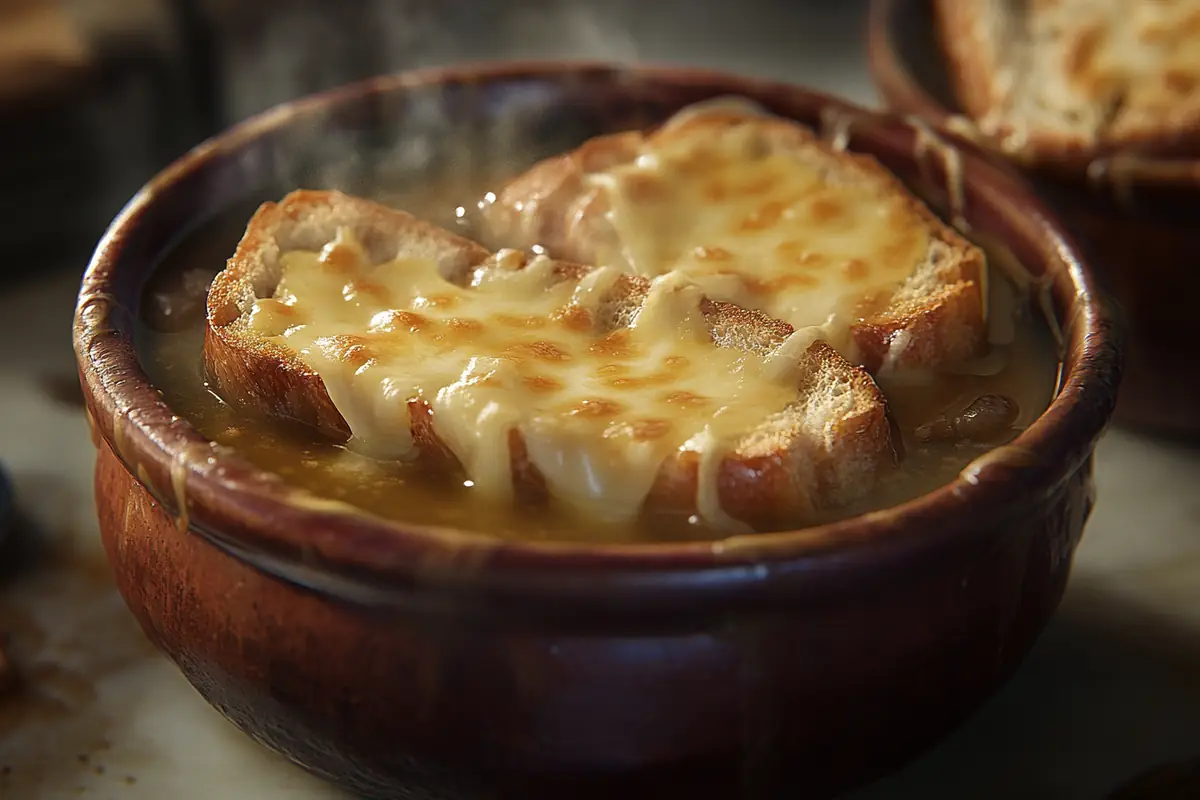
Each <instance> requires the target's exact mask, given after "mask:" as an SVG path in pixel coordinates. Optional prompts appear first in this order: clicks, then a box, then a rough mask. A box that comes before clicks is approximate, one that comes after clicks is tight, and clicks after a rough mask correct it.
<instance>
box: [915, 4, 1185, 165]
mask: <svg viewBox="0 0 1200 800" xmlns="http://www.w3.org/2000/svg"><path fill="white" fill-rule="evenodd" d="M934 10H935V12H936V17H937V23H938V33H939V36H940V38H941V42H942V48H943V50H944V51H945V53H946V55H947V58H948V61H949V66H950V69H949V73H950V75H951V80H952V82H953V84H954V89H955V92H956V94H957V97H958V101H959V103H960V104H961V105H962V107H963V109H964V110H965V111H966V113H967V114H968V115H969V116H970V117H971V118H972V119H973V121H974V123H975V125H976V126H977V127H978V128H979V130H980V132H981V133H983V134H984V135H985V136H987V137H988V138H989V139H992V140H994V141H996V142H997V143H998V144H999V145H1000V146H1001V147H1002V148H1003V149H1004V150H1005V151H1007V152H1009V153H1011V154H1012V155H1014V156H1017V157H1023V158H1025V159H1027V160H1030V161H1034V162H1043V163H1049V162H1054V163H1055V164H1056V165H1057V166H1058V167H1060V168H1062V167H1067V166H1070V167H1078V168H1080V169H1083V168H1086V166H1087V164H1088V162H1090V161H1091V160H1093V159H1095V158H1097V157H1102V156H1106V155H1111V154H1114V153H1116V152H1120V151H1130V152H1138V153H1142V154H1152V155H1164V156H1169V155H1194V154H1195V153H1196V152H1197V149H1198V148H1200V2H1197V1H1196V0H1028V1H1026V0H934Z"/></svg>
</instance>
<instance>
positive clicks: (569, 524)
mask: <svg viewBox="0 0 1200 800" xmlns="http://www.w3.org/2000/svg"><path fill="white" fill-rule="evenodd" d="M478 196H480V194H475V193H473V192H470V191H468V190H466V189H463V188H462V187H453V188H450V189H447V188H446V187H442V191H438V192H436V193H427V194H426V195H425V196H424V197H420V198H413V197H404V196H396V197H388V198H385V200H386V201H387V202H389V203H391V204H393V205H396V206H398V207H402V208H407V209H409V210H412V211H415V212H418V214H419V215H420V216H424V217H426V218H428V219H430V220H431V221H432V222H435V223H438V224H441V225H444V226H445V227H447V228H451V229H454V228H458V229H460V231H461V232H462V233H464V234H468V235H469V234H470V233H471V229H470V226H469V223H468V222H467V220H469V219H470V214H466V215H464V214H463V213H462V211H461V210H460V206H463V205H465V206H466V207H467V208H470V207H471V206H470V204H469V202H464V200H465V198H469V197H478ZM460 198H462V199H463V200H460ZM456 200H457V201H458V202H456ZM252 212H253V209H252V208H238V209H233V210H231V211H230V212H228V213H227V214H224V215H222V216H221V217H220V218H218V219H216V220H214V221H212V222H210V223H208V224H206V225H203V226H201V227H199V228H197V229H196V230H194V231H192V232H191V233H189V234H188V235H187V236H185V237H184V238H183V239H182V240H181V241H180V242H179V244H178V245H177V246H176V247H175V248H174V249H173V251H172V252H171V253H170V254H169V255H168V257H167V258H166V259H165V261H164V263H163V264H162V265H161V266H160V268H159V270H158V272H157V273H156V276H155V278H154V280H152V281H151V284H150V285H149V286H148V287H147V290H146V292H145V294H144V297H143V312H142V320H143V322H144V325H143V326H142V329H141V331H140V343H139V345H140V347H141V350H142V353H143V355H144V363H145V366H146V369H147V371H148V373H149V375H150V378H151V380H153V381H154V382H155V384H156V385H157V386H158V387H159V388H160V389H161V390H162V392H163V395H164V396H165V398H166V400H167V402H168V403H170V405H171V406H172V408H173V409H174V410H175V412H176V413H177V414H179V415H180V416H182V417H185V418H187V419H188V420H189V421H190V422H191V423H192V424H193V425H194V426H195V427H196V429H197V430H198V431H199V432H200V433H201V434H202V435H204V436H206V437H208V438H209V439H212V440H213V441H216V442H219V443H221V444H223V445H227V446H229V447H231V448H233V449H234V450H236V451H237V452H238V453H239V454H240V455H241V456H242V457H243V458H245V459H246V460H247V461H249V462H250V463H252V464H254V465H256V466H258V467H261V468H263V469H266V470H270V471H273V472H276V473H278V474H280V475H282V476H283V477H284V478H285V479H287V480H288V481H290V482H292V483H293V484H295V485H297V486H299V487H302V488H304V489H306V490H308V491H310V492H312V493H313V494H315V495H318V496H321V497H326V498H331V499H336V500H341V501H345V502H347V503H350V504H353V505H355V506H358V507H360V508H363V509H365V510H367V511H369V512H371V513H374V514H378V515H379V516H382V517H387V518H391V519H396V520H400V521H404V522H411V523H420V524H430V525H444V526H453V527H456V528H463V529H468V530H473V531H478V532H481V533H486V534H489V535H493V536H496V537H499V538H504V539H531V540H557V541H586V542H636V541H643V542H644V541H672V540H689V539H690V540H705V539H717V538H722V536H724V535H725V534H724V533H722V532H721V531H719V530H715V529H713V528H710V527H707V526H705V525H704V524H703V523H701V522H700V521H699V520H698V519H697V518H695V517H692V518H689V517H687V516H685V515H681V514H666V513H652V514H644V515H643V516H642V517H641V518H639V519H638V520H637V521H636V522H635V523H633V524H624V525H607V524H602V523H600V522H598V521H594V520H587V519H581V518H580V517H578V516H576V515H573V514H569V513H566V512H564V511H561V510H557V509H555V508H554V507H550V506H547V507H515V506H512V505H508V504H488V503H485V502H483V501H481V500H479V499H478V498H477V497H475V496H473V494H472V490H471V489H470V488H469V487H468V486H466V485H464V481H463V478H462V476H457V477H455V476H446V475H429V474H428V470H426V469H425V468H424V467H423V466H421V465H420V464H417V465H413V464H405V463H396V462H384V461H373V460H371V459H368V458H366V457H364V456H361V455H358V454H355V453H352V452H350V451H348V450H346V449H345V448H343V447H341V446H339V445H335V444H331V443H329V442H326V441H321V440H320V439H319V438H317V437H316V435H315V434H313V433H312V432H310V431H307V430H303V429H300V428H298V427H295V426H291V425H286V424H281V423H279V422H275V421H271V420H265V419H262V418H259V417H257V416H254V417H252V416H249V415H248V414H246V413H244V412H241V411H239V410H237V409H234V408H232V407H230V406H228V405H226V404H225V403H223V402H222V401H221V400H220V399H219V398H218V397H217V396H216V395H215V394H213V393H212V392H211V391H209V389H208V388H207V386H206V384H205V380H204V376H203V374H202V357H201V352H202V347H203V341H204V317H203V299H204V293H205V290H206V289H207V286H208V283H209V281H211V279H212V277H213V276H214V275H215V274H216V273H217V272H218V271H220V270H221V269H222V268H223V267H224V265H225V259H226V258H228V257H229V255H230V254H232V253H233V251H234V249H235V247H236V245H237V242H238V239H239V238H240V237H241V235H242V232H243V231H244V229H245V224H246V220H248V219H249V217H250V215H251V213H252ZM989 257H990V258H991V259H992V260H993V261H995V260H996V259H998V258H1001V257H1003V256H1002V254H1000V253H998V252H995V251H993V252H989ZM1002 272H1003V270H1000V269H992V270H990V273H991V274H990V276H989V285H990V288H991V294H992V296H993V298H994V299H993V309H996V308H997V307H998V305H1005V306H1006V305H1008V303H1007V302H1005V303H998V302H997V300H996V298H1002V296H1003V295H1011V294H1012V293H1011V289H1010V285H1009V284H1008V283H1007V281H1006V279H1005V278H1004V277H1003V275H1002V274H1001V273H1002ZM1017 311H1018V315H1017V324H1016V325H1015V329H1014V332H1013V333H1014V335H1013V340H1012V344H1011V345H1010V346H1009V358H1008V359H1007V362H1006V363H1005V365H1004V366H1003V368H1002V369H1000V370H999V371H998V372H996V374H994V375H990V376H980V375H938V376H936V377H933V378H931V379H928V380H913V379H908V380H905V381H897V380H887V379H880V380H879V384H880V386H881V388H882V389H883V390H884V392H885V394H886V395H887V397H888V401H889V405H890V407H891V410H892V414H893V417H894V419H895V422H896V424H897V427H898V429H899V432H900V436H901V440H902V444H903V453H904V455H903V458H902V460H901V463H900V466H899V469H897V470H895V471H894V472H891V473H888V474H885V475H883V476H882V477H881V479H880V481H879V484H878V486H877V487H876V488H875V490H874V491H873V492H872V493H871V494H870V496H869V497H868V498H867V499H866V500H864V501H862V502H859V503H855V504H854V505H853V506H851V507H847V508H843V509H838V510H837V511H836V512H831V513H830V514H829V515H828V518H827V519H836V518H844V517H847V516H851V515H853V514H857V513H861V512H863V511H867V510H871V509H878V508H885V507H888V506H891V505H895V504H896V503H899V502H903V501H905V500H909V499H912V498H914V497H917V496H919V495H921V494H924V493H925V492H928V491H930V490H932V489H934V488H936V487H938V486H940V485H943V484H945V483H947V482H949V481H950V480H952V479H953V478H954V477H955V476H956V475H957V474H958V473H959V471H960V470H962V468H963V467H965V466H966V465H967V464H968V463H969V462H970V461H971V460H973V459H974V458H975V457H977V456H979V455H981V454H982V453H984V452H986V451H988V450H990V449H992V448H993V447H995V446H996V445H998V444H1002V443H1003V441H1004V440H1005V439H1007V438H1011V437H1012V436H1015V435H1016V433H1017V432H1018V431H1019V430H1020V429H1022V428H1024V427H1025V426H1027V425H1028V424H1029V423H1030V422H1032V421H1033V420H1034V419H1036V418H1037V417H1038V416H1039V415H1040V414H1041V413H1042V411H1043V410H1044V409H1045V408H1046V407H1047V405H1048V404H1049V402H1050V400H1051V398H1052V396H1053V393H1054V391H1055V383H1056V380H1057V368H1058V359H1057V356H1056V352H1055V347H1054V345H1053V342H1052V340H1051V336H1050V333H1049V330H1048V329H1047V327H1046V325H1045V324H1044V322H1043V321H1042V320H1041V317H1040V314H1039V313H1038V312H1036V311H1034V310H1033V308H1032V307H1031V306H1030V304H1029V303H1028V302H1027V301H1021V302H1020V305H1019V306H1018V309H1017ZM985 394H998V395H1004V396H1007V397H1009V398H1011V399H1012V400H1014V401H1015V402H1016V404H1017V406H1018V407H1019V413H1018V416H1017V419H1016V422H1015V423H1014V425H1013V427H1012V429H1011V431H1008V432H1006V433H1005V435H1004V436H1002V437H1000V438H998V439H996V440H994V441H991V442H988V443H979V442H967V443H963V442H955V441H935V442H927V443H922V442H919V441H917V440H916V438H915V436H914V431H916V430H917V428H918V427H920V426H922V425H924V424H927V423H929V422H931V421H933V420H936V419H938V418H939V417H941V416H942V415H944V414H946V413H948V412H950V413H953V412H957V411H960V410H961V409H963V408H964V407H965V406H967V405H968V404H969V403H971V401H973V400H974V399H975V398H977V397H979V396H981V395H985Z"/></svg>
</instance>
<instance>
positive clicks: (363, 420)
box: [142, 107, 1058, 542]
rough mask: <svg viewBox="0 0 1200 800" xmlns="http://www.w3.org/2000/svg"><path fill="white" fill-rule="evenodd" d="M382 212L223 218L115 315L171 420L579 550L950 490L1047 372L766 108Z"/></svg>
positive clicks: (1045, 335) (894, 194)
mask: <svg viewBox="0 0 1200 800" xmlns="http://www.w3.org/2000/svg"><path fill="white" fill-rule="evenodd" d="M470 198H475V199H477V198H484V199H483V200H482V201H479V202H475V201H474V200H472V199H470ZM389 205H390V206H398V207H403V208H404V209H406V210H407V212H409V213H406V212H404V211H398V210H394V209H393V208H389V207H386V206H383V205H379V204H376V203H373V202H370V201H367V200H363V199H359V198H354V197H349V196H347V195H342V194H339V193H335V192H295V193H293V194H291V195H288V196H287V197H286V198H284V199H283V200H282V201H280V202H279V203H269V204H265V205H264V206H263V207H261V208H260V209H259V210H258V212H257V213H255V214H254V216H253V218H252V219H251V221H250V223H249V226H248V227H247V225H246V216H245V214H244V213H238V212H231V214H230V215H228V216H225V217H222V218H221V219H218V220H216V221H214V222H212V223H210V224H208V225H207V226H205V227H203V228H201V229H198V230H196V231H194V232H193V233H192V234H190V235H189V236H188V237H186V238H185V239H184V240H183V241H181V242H180V244H179V245H178V247H177V248H176V249H175V250H174V252H173V253H172V254H171V255H170V256H169V257H168V258H167V260H166V262H165V263H164V264H163V265H162V266H161V268H160V269H159V271H158V272H157V274H156V277H155V279H154V280H153V281H152V282H151V284H150V286H148V287H147V291H146V293H145V295H144V309H143V320H144V323H145V324H144V326H143V328H144V336H143V342H142V345H143V347H144V350H145V352H146V353H147V355H148V358H147V362H148V369H149V370H150V372H151V377H152V378H153V379H155V381H156V383H157V384H158V385H159V386H160V387H161V388H162V390H163V392H164V394H165V396H166V398H167V400H168V401H169V402H170V403H171V405H172V407H173V408H175V409H176V411H177V413H179V414H180V415H181V416H185V417H186V418H188V419H189V420H190V421H191V422H192V423H193V424H194V425H196V427H197V428H198V429H199V430H200V432H201V433H203V434H204V435H205V436H207V437H209V438H211V439H212V440H214V441H216V442H218V443H220V444H223V445H228V446H230V447H232V448H234V449H236V450H237V451H238V452H239V453H240V454H241V455H243V456H244V457H245V458H246V459H248V460H249V461H251V462H252V463H255V464H257V465H259V466H261V467H263V468H265V469H269V470H273V471H275V472H277V473H279V474H281V475H282V476H284V477H285V478H287V479H288V480H290V481H292V482H294V483H295V484H297V485H298V486H300V487H302V488H305V489H308V490H310V491H312V492H314V493H315V494H317V495H320V496H324V497H327V498H332V499H336V500H342V501H345V502H347V503H349V504H352V505H354V506H358V507H360V508H361V509H363V510H365V511H367V512H370V513H375V514H379V515H382V516H385V517H391V518H395V519H398V520H401V521H407V522H412V523H424V524H437V525H447V526H453V527H456V528H462V529H468V530H474V531H478V532H481V533H486V534H490V535H495V536H498V537H503V538H533V539H550V540H575V541H608V542H617V541H664V540H679V539H712V538H720V537H723V536H727V535H730V534H733V533H747V532H753V531H763V530H778V529H786V528H793V527H798V526H803V525H809V524H815V523H819V522H823V521H828V520H831V519H836V518H839V517H844V516H849V515H853V514H856V513H861V512H862V511H865V510H869V509H872V508H880V507H886V506H889V505H894V504H896V503H898V502H902V501H904V500H907V499H910V498H913V497H915V496H917V495H919V494H922V493H924V492H926V491H928V490H930V489H932V488H935V487H936V486H938V485H941V484H943V483H945V482H947V481H948V480H950V479H952V478H953V477H954V476H955V475H956V474H957V473H958V472H959V471H961V470H962V469H963V467H965V466H966V465H967V464H968V463H969V462H970V461H971V460H972V459H974V458H975V457H977V456H979V455H980V454H982V453H984V452H986V451H987V450H988V449H990V448H992V447H995V446H996V445H998V444H1001V443H1003V442H1004V441H1006V440H1008V439H1010V438H1011V437H1013V436H1015V435H1016V433H1017V432H1018V431H1019V430H1021V428H1022V427H1024V426H1025V425H1027V424H1028V423H1029V422H1031V421H1032V420H1033V419H1034V418H1036V417H1037V416H1038V415H1039V414H1040V413H1041V412H1042V411H1043V410H1044V409H1045V408H1046V406H1047V405H1048V403H1049V401H1050V399H1051V397H1052V395H1053V393H1054V390H1055V383H1056V380H1057V365H1058V358H1057V351H1056V346H1055V342H1054V340H1053V337H1052V335H1051V331H1050V330H1049V328H1048V327H1047V325H1046V324H1045V322H1044V320H1043V319H1041V318H1040V317H1039V315H1038V311H1037V306H1036V303H1035V302H1034V294H1035V293H1034V292H1031V291H1030V282H1029V281H1028V279H1027V276H1025V275H1024V273H1023V271H1022V270H1021V269H1020V267H1019V265H1017V264H1015V263H1014V262H1013V261H1012V259H1011V257H1009V256H1008V255H1007V254H1006V253H1005V252H1004V251H1003V249H1002V248H1000V247H989V248H988V257H987V258H986V259H985V258H984V255H983V251H982V250H980V249H979V248H978V247H977V246H976V245H974V244H972V243H970V242H968V241H967V240H965V239H963V238H962V237H961V236H960V235H959V234H958V233H956V232H955V231H954V230H953V229H951V228H950V227H949V226H947V225H945V224H943V223H942V222H941V221H940V220H939V219H938V218H937V217H936V216H935V215H933V214H932V213H931V212H930V211H929V210H928V209H927V208H926V207H925V205H924V204H923V203H922V202H921V201H920V200H918V199H917V198H916V197H914V196H913V195H912V194H911V193H909V191H908V190H907V189H905V188H904V187H903V186H902V185H901V184H900V183H899V182H898V181H896V180H895V179H894V178H893V177H892V176H891V175H890V174H888V173H886V172H885V171H884V170H883V169H882V168H881V167H880V166H879V165H878V164H877V163H876V162H874V161H873V160H872V159H870V158H868V157H865V156H860V155H850V154H847V153H845V152H842V151H840V150H838V149H836V148H834V147H831V146H830V145H829V144H827V143H825V142H823V141H820V140H819V139H818V138H817V137H816V136H814V135H813V134H812V133H811V132H809V131H808V130H807V129H804V128H802V127H800V126H798V125H795V124H793V123H789V122H784V121H781V120H777V119H774V118H766V117H762V116H759V115H751V114H740V113H734V112H731V111H730V110H729V109H728V108H721V107H718V108H715V109H713V108H707V109H706V108H697V109H691V110H687V111H685V112H682V113H681V114H680V115H679V116H678V117H676V118H675V119H673V120H671V121H669V122H668V123H666V124H665V125H664V126H662V127H661V128H660V129H659V130H657V131H655V132H653V133H650V134H646V135H643V134H641V133H629V134H618V135H616V136H608V137H601V138H600V139H597V140H592V141H591V142H588V143H585V145H584V146H583V147H581V148H580V149H579V150H577V151H575V152H573V153H569V154H565V155H563V156H559V157H556V158H553V159H550V160H548V161H545V162H542V163H540V164H536V165H534V166H533V167H532V168H530V169H529V170H528V171H526V172H524V173H522V174H520V175H516V176H514V177H513V178H512V179H511V180H509V181H507V182H505V183H503V184H502V185H492V184H489V185H483V186H478V187H472V190H471V191H470V192H469V193H466V194H458V193H457V192H455V191H446V190H442V191H439V188H438V187H437V186H431V187H429V188H428V189H426V190H425V191H423V192H419V193H413V194H406V195H404V196H402V197H398V198H389ZM468 208H469V209H471V213H466V211H465V210H466V209H468ZM476 209H478V211H476ZM243 231H244V234H243ZM239 236H240V237H241V238H240V241H239ZM231 254H232V258H230V256H231ZM226 259H229V260H228V264H226ZM218 273H219V274H218ZM214 276H216V278H215V280H214ZM210 286H211V289H210V288H209V287H210ZM206 304H207V318H206V314H205V308H206Z"/></svg>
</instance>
